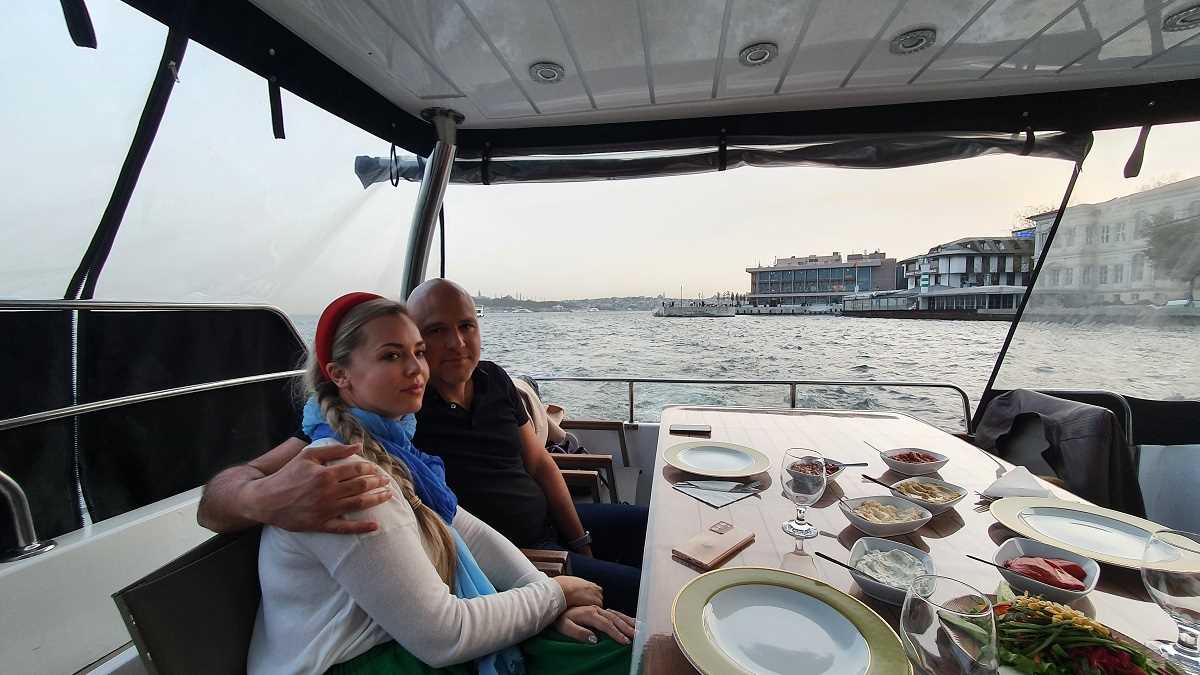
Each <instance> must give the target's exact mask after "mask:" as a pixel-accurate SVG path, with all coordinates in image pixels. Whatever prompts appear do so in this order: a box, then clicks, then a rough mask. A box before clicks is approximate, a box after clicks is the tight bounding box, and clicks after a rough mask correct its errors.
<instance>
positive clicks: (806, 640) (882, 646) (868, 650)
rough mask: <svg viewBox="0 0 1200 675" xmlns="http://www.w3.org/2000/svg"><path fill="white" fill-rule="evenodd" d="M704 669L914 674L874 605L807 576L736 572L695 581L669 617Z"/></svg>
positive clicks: (687, 649) (748, 569)
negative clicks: (867, 604) (798, 669)
mask: <svg viewBox="0 0 1200 675" xmlns="http://www.w3.org/2000/svg"><path fill="white" fill-rule="evenodd" d="M671 620H672V625H673V626H674V628H675V638H676V640H677V641H678V642H679V646H680V649H681V650H682V651H683V653H684V655H685V656H686V657H687V658H688V660H689V661H690V662H691V663H692V665H694V666H695V667H696V668H697V669H698V670H699V671H700V672H702V673H706V674H711V673H730V672H734V673H754V674H756V675H757V674H760V673H761V674H763V675H777V674H778V675H783V674H785V673H787V674H791V673H796V672H797V664H801V663H802V664H804V667H803V672H805V673H812V674H813V675H821V674H830V675H832V674H834V673H837V674H839V675H840V674H842V673H845V674H846V675H911V673H912V669H911V667H910V666H909V663H908V659H907V657H906V656H905V654H904V648H903V646H902V645H901V644H900V639H899V638H898V637H897V636H896V633H895V631H893V630H892V629H891V627H889V626H888V625H887V623H885V622H884V621H883V619H881V618H880V617H879V615H878V614H876V613H875V612H874V611H872V610H871V609H870V608H869V607H867V606H866V605H864V604H862V603H861V602H859V601H858V600H856V599H854V598H852V597H850V596H849V595H846V594H845V593H842V592H841V591H839V590H837V589H835V588H833V587H832V586H829V585H827V584H824V583H821V582H819V581H816V580H814V579H810V578H808V577H803V576H800V575H798V574H793V573H791V572H785V571H783V570H777V569H767V568H762V567H730V568H726V569H721V570H716V571H714V572H709V573H708V574H703V575H701V576H699V577H696V578H695V579H693V580H692V581H691V582H689V583H688V584H687V585H686V586H684V587H683V589H681V590H680V591H679V595H677V596H676V598H675V604H674V606H673V607H672V614H671Z"/></svg>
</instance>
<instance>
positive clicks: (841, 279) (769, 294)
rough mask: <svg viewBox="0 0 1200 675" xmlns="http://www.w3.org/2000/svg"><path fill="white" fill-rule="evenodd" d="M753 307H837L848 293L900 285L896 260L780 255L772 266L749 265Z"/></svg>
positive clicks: (866, 255) (866, 256)
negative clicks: (784, 256) (785, 256)
mask: <svg viewBox="0 0 1200 675" xmlns="http://www.w3.org/2000/svg"><path fill="white" fill-rule="evenodd" d="M746 271H747V272H749V273H750V294H749V295H748V296H747V300H748V302H749V304H750V305H751V306H753V307H785V306H794V307H806V308H813V309H817V310H821V309H828V308H832V307H834V306H836V305H837V304H838V303H840V302H841V300H842V298H843V297H844V296H846V295H849V294H853V293H859V292H865V291H879V290H892V289H895V288H896V280H897V274H896V259H895V258H889V257H887V254H886V253H883V252H881V251H876V252H874V253H861V254H860V253H852V254H850V255H847V256H845V257H843V256H842V254H841V253H838V252H837V251H834V252H833V254H832V255H810V256H804V257H789V258H777V259H776V260H775V264H774V265H771V266H769V267H747V268H746Z"/></svg>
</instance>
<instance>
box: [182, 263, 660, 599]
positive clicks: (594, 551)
mask: <svg viewBox="0 0 1200 675" xmlns="http://www.w3.org/2000/svg"><path fill="white" fill-rule="evenodd" d="M409 311H410V312H411V313H412V315H413V318H414V319H415V320H416V322H417V326H418V328H420V330H421V335H422V337H423V338H424V339H425V342H426V349H427V351H426V360H427V361H428V363H429V370H430V379H429V386H428V387H427V389H426V394H425V400H424V404H423V406H422V408H421V411H420V412H419V413H418V414H417V433H416V436H415V437H414V439H413V441H414V444H415V445H416V446H417V447H419V448H421V449H422V450H424V451H425V452H429V453H431V454H436V455H440V456H441V457H442V458H443V459H444V460H445V462H446V479H447V482H448V483H449V485H450V488H451V489H452V490H453V491H454V492H455V493H456V494H457V495H458V498H459V502H460V503H461V504H463V506H465V507H466V508H467V509H468V510H470V511H471V512H472V513H475V514H477V515H478V517H480V518H481V519H483V520H484V521H485V522H487V523H488V524H490V525H492V527H495V528H496V529H497V530H499V531H500V532H501V533H502V534H504V535H505V536H506V537H508V538H509V539H510V540H511V541H512V542H513V543H514V544H516V545H517V546H520V547H526V548H566V549H567V550H568V551H569V553H568V555H569V557H570V560H571V569H572V574H575V575H577V576H580V577H583V578H585V579H589V580H591V581H594V582H596V583H598V584H600V586H601V587H603V588H604V591H605V604H606V605H608V606H609V607H612V608H614V609H617V610H619V611H622V612H624V613H626V614H630V615H632V614H633V613H634V612H635V611H636V609H637V589H638V581H639V579H640V576H641V572H640V569H639V568H640V566H641V560H642V549H643V546H644V543H645V530H646V509H645V508H642V507H636V506H628V505H612V504H581V505H578V506H577V505H576V504H575V503H574V502H573V501H572V499H571V495H570V492H569V491H568V490H567V486H566V483H565V482H564V481H563V478H562V474H561V473H559V471H558V468H557V466H556V465H555V463H554V461H553V460H552V459H551V457H550V455H549V453H548V452H547V451H546V449H545V447H544V446H542V445H541V444H540V443H539V441H538V438H537V436H536V435H535V433H534V431H533V424H532V423H531V422H530V420H529V418H528V416H527V414H526V413H525V409H524V407H523V405H522V403H521V401H520V399H519V398H518V394H517V393H516V389H515V387H514V386H513V384H512V381H511V380H510V379H509V378H508V375H507V373H505V372H504V370H503V369H502V368H500V367H499V366H497V365H496V364H494V363H490V362H487V361H480V350H481V341H480V336H479V324H478V321H477V319H476V316H475V304H474V302H473V301H472V300H471V296H470V295H469V294H468V293H466V292H465V291H464V290H463V289H462V288H461V287H459V286H458V285H457V284H454V283H452V282H449V281H444V280H441V279H436V280H432V281H428V282H426V283H424V284H422V285H421V286H420V287H418V288H417V289H416V290H414V291H413V293H412V295H411V296H410V297H409ZM307 442H308V441H307V439H303V438H300V437H297V438H291V439H288V440H287V441H285V442H284V443H283V444H281V445H279V446H278V447H276V448H274V449H272V450H271V451H270V452H268V453H267V454H265V455H263V456H262V457H259V458H258V459H255V460H254V461H252V462H249V463H247V464H245V465H241V466H237V467H233V468H231V469H227V470H226V471H224V472H222V473H220V474H218V475H217V476H216V477H215V478H213V480H212V481H210V482H209V484H208V486H206V488H205V491H204V496H203V498H202V499H201V501H200V510H199V513H198V515H197V518H198V520H199V521H200V524H201V525H203V526H205V527H207V528H209V529H212V530H215V531H218V532H224V531H230V530H235V529H239V528H241V527H246V526H249V525H251V524H253V523H255V522H266V523H270V524H273V525H276V526H278V527H282V528H285V529H291V530H318V531H325V532H335V533H354V532H366V531H370V530H371V529H373V528H374V524H373V523H369V522H368V523H363V522H359V521H349V520H346V519H344V518H342V516H343V515H344V514H345V513H348V512H350V511H356V510H362V509H366V508H370V507H371V506H374V505H376V504H379V503H382V502H383V501H386V500H387V498H388V495H387V491H386V490H385V489H383V486H384V485H386V480H385V478H384V477H382V476H378V475H376V474H375V473H374V471H373V470H371V469H369V468H367V469H363V468H361V464H360V463H354V464H355V465H357V466H354V465H337V466H332V467H330V466H325V462H328V461H330V460H332V459H336V458H338V457H345V456H349V455H350V454H353V453H354V452H355V451H356V448H354V447H352V446H331V447H325V448H309V449H304V448H305V446H306V445H307ZM585 526H586V527H585Z"/></svg>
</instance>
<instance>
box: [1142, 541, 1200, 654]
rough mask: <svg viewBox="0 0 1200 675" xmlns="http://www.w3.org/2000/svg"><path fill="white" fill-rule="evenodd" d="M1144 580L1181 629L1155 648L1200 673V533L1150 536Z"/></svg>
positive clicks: (1160, 605) (1146, 550)
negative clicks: (1175, 637) (1197, 644)
mask: <svg viewBox="0 0 1200 675" xmlns="http://www.w3.org/2000/svg"><path fill="white" fill-rule="evenodd" d="M1142 583H1144V584H1146V590H1147V591H1149V592H1150V597H1151V598H1153V599H1154V602H1156V603H1158V606H1159V607H1162V608H1163V609H1164V610H1166V612H1167V614H1168V615H1170V617H1171V618H1172V619H1175V624H1176V626H1177V627H1178V628H1179V638H1178V639H1177V640H1176V641H1175V642H1174V643H1170V642H1165V641H1164V642H1158V643H1155V644H1154V645H1153V646H1154V648H1155V650H1156V651H1158V653H1160V654H1162V655H1163V656H1164V657H1166V658H1167V659H1168V660H1170V661H1171V663H1173V664H1175V665H1176V666H1179V668H1180V669H1182V670H1185V671H1187V672H1189V673H1196V674H1197V675H1200V650H1198V649H1197V646H1196V640H1197V638H1198V637H1200V534H1192V533H1191V532H1183V531H1181V530H1161V531H1159V532H1155V533H1154V534H1152V535H1150V538H1149V539H1148V540H1147V541H1146V549H1145V551H1144V552H1143V553H1142Z"/></svg>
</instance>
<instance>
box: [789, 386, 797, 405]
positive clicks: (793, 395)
mask: <svg viewBox="0 0 1200 675" xmlns="http://www.w3.org/2000/svg"><path fill="white" fill-rule="evenodd" d="M788 387H789V388H790V389H791V390H792V391H791V396H789V397H788V400H789V401H791V404H792V407H793V408H795V407H796V383H795V382H793V383H791V384H789V385H788Z"/></svg>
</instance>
